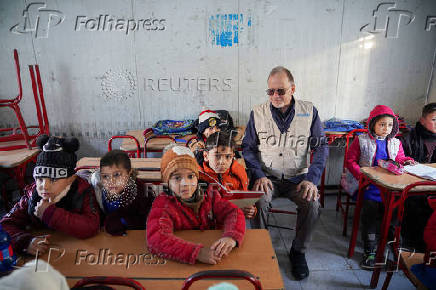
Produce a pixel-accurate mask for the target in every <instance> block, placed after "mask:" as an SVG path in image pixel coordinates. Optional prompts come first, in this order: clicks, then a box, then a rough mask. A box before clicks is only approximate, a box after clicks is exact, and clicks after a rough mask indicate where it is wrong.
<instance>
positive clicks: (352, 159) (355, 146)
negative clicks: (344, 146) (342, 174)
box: [345, 137, 360, 180]
mask: <svg viewBox="0 0 436 290" xmlns="http://www.w3.org/2000/svg"><path fill="white" fill-rule="evenodd" d="M359 160H360V145H359V138H357V137H356V138H354V141H353V143H351V146H350V148H348V153H347V159H346V160H345V167H346V168H347V169H348V170H349V171H350V172H351V174H353V176H354V177H355V178H356V179H357V180H359V177H360V166H359Z"/></svg>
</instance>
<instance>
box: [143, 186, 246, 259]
mask: <svg viewBox="0 0 436 290" xmlns="http://www.w3.org/2000/svg"><path fill="white" fill-rule="evenodd" d="M213 229H223V237H231V238H233V239H234V240H235V241H236V242H237V244H238V245H241V243H242V240H243V238H244V234H245V218H244V214H243V213H242V211H241V210H240V209H239V208H238V207H237V206H236V205H234V204H232V203H231V202H230V201H227V200H224V199H222V198H221V196H220V194H219V193H218V191H216V190H215V189H213V187H209V189H208V190H207V192H205V193H204V200H203V202H202V204H201V206H200V209H199V211H198V213H197V214H196V213H195V212H194V210H193V209H192V208H189V207H187V206H185V205H183V204H182V203H181V202H180V201H179V200H178V199H177V197H175V196H171V195H169V194H167V193H165V192H162V193H161V194H159V196H158V197H157V198H156V199H155V200H154V202H153V206H152V208H151V211H150V214H149V215H148V219H147V245H148V248H149V250H150V252H152V253H154V254H158V255H160V256H162V257H164V258H168V259H172V260H176V261H179V262H182V263H189V264H194V263H195V261H196V259H197V256H198V254H199V252H200V249H201V248H202V247H203V245H202V244H195V243H192V242H189V241H185V240H182V239H180V238H178V237H176V236H175V235H174V231H178V230H213Z"/></svg>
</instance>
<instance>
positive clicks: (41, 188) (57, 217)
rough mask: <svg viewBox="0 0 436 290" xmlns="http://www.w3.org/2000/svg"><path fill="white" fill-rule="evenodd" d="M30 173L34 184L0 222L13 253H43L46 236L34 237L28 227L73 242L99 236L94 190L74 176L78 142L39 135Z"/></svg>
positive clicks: (45, 247)
mask: <svg viewBox="0 0 436 290" xmlns="http://www.w3.org/2000/svg"><path fill="white" fill-rule="evenodd" d="M37 145H38V147H39V148H40V149H41V150H42V152H41V153H39V155H38V158H37V161H36V166H35V169H34V171H33V177H34V179H35V182H34V183H33V184H32V185H30V186H28V187H26V188H25V193H24V195H23V197H22V198H21V199H20V201H19V202H17V204H15V206H14V208H13V209H12V210H11V211H10V212H9V213H8V214H6V215H5V216H4V217H3V219H2V220H1V221H0V224H1V226H2V227H3V229H4V230H5V231H6V232H7V233H8V234H9V235H10V237H11V244H12V247H13V249H14V251H15V252H17V253H23V252H27V253H28V254H31V255H36V253H37V252H39V253H40V254H42V253H44V252H46V251H47V250H48V247H49V244H50V242H49V236H48V235H46V236H38V237H36V236H33V235H32V234H31V232H30V231H29V229H28V227H29V226H31V227H33V228H50V229H53V230H56V231H61V232H63V233H66V234H68V235H71V236H74V237H76V238H82V239H84V238H88V237H91V236H93V235H95V234H97V233H98V230H99V225H100V217H99V213H98V208H97V207H98V206H97V204H96V202H95V197H94V190H93V188H92V186H91V185H89V183H88V182H86V180H84V179H81V178H79V177H78V176H77V175H75V171H74V168H75V167H76V162H77V156H76V154H75V151H77V150H78V149H79V141H78V140H77V139H76V138H72V139H63V138H57V137H49V136H47V135H41V136H40V137H38V139H37Z"/></svg>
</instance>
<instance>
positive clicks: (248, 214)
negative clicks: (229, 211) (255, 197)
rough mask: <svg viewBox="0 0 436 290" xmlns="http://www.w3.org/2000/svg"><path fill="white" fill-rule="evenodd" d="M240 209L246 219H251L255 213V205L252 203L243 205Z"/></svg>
mask: <svg viewBox="0 0 436 290" xmlns="http://www.w3.org/2000/svg"><path fill="white" fill-rule="evenodd" d="M242 211H243V212H244V215H245V217H246V218H247V219H251V218H253V217H254V216H255V215H256V207H255V206H254V205H252V206H247V207H244V208H243V209H242Z"/></svg>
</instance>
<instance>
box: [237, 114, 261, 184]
mask: <svg viewBox="0 0 436 290" xmlns="http://www.w3.org/2000/svg"><path fill="white" fill-rule="evenodd" d="M258 145H259V138H258V136H257V134H256V129H255V127H254V113H253V111H251V113H250V119H249V120H248V123H247V127H246V129H245V134H244V137H243V139H242V155H243V156H244V160H245V165H246V166H247V169H248V170H250V173H251V174H252V177H253V179H254V180H256V179H259V178H262V177H265V173H264V172H263V170H262V165H261V163H260V160H259V155H258V154H259V149H258V147H257V146H258Z"/></svg>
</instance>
